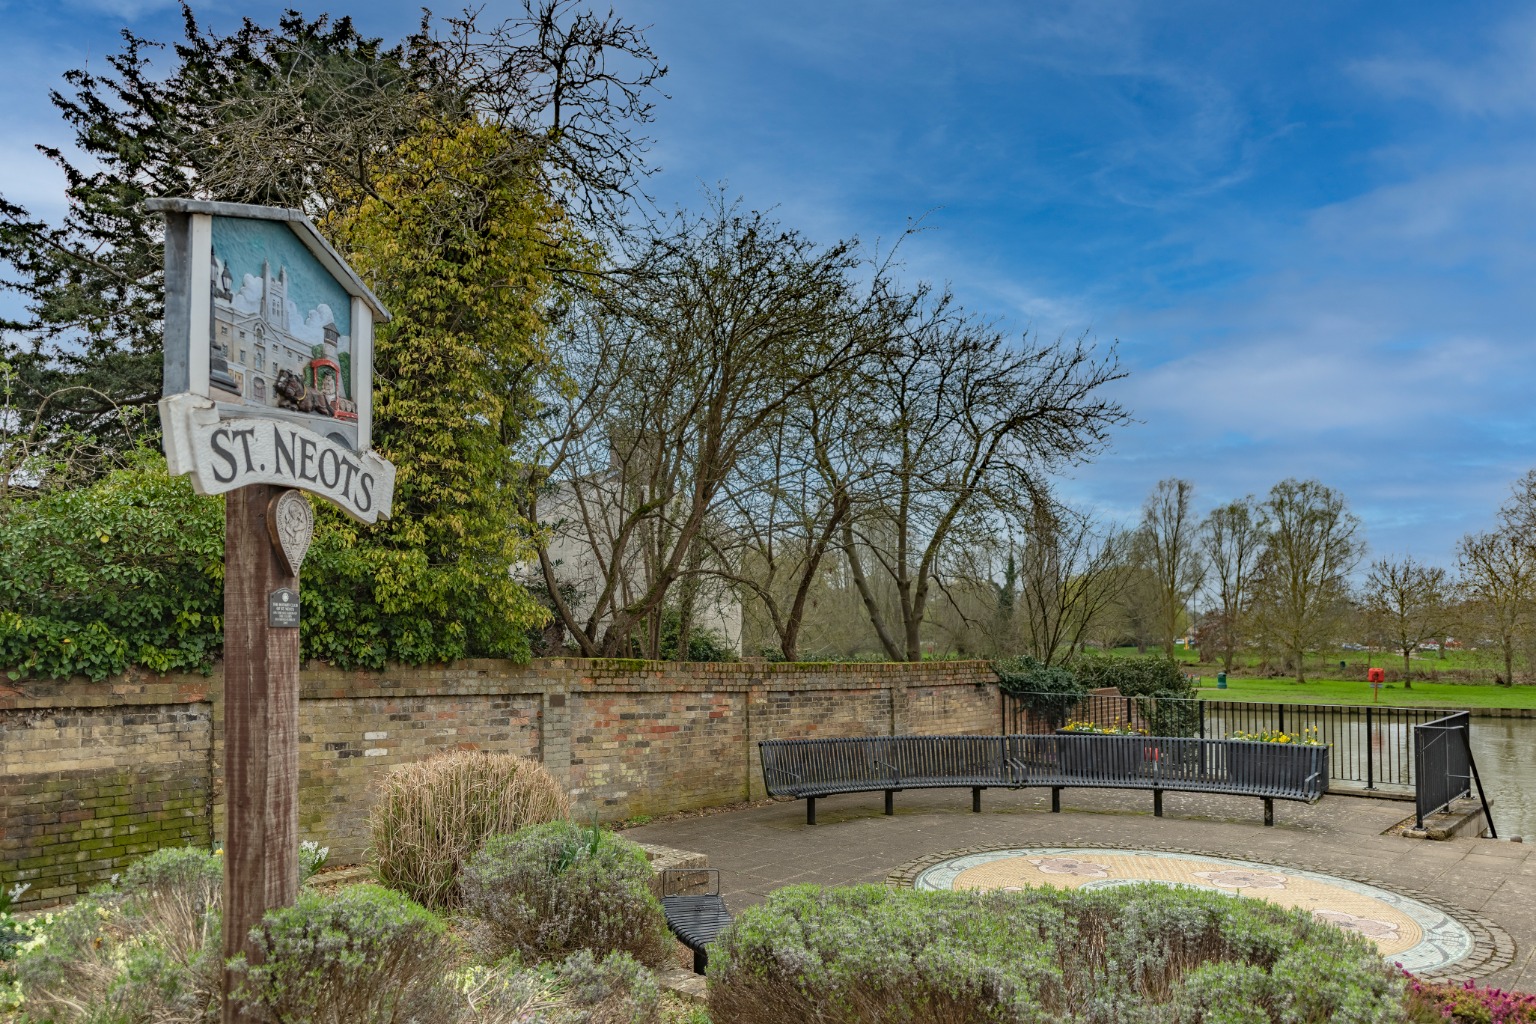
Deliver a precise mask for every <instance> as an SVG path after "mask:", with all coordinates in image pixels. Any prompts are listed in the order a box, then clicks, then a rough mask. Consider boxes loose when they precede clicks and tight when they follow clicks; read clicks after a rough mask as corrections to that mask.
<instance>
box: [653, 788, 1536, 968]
mask: <svg viewBox="0 0 1536 1024" xmlns="http://www.w3.org/2000/svg"><path fill="white" fill-rule="evenodd" d="M970 799H971V795H970V793H969V792H968V791H966V790H931V791H926V792H922V791H915V792H909V793H898V794H897V795H896V815H895V817H891V818H887V817H885V816H884V815H883V814H882V813H881V804H882V797H881V795H880V794H879V793H864V794H850V795H847V796H840V797H830V798H825V799H822V800H820V801H818V802H817V807H816V815H817V820H818V822H819V824H817V825H815V826H807V825H806V824H805V803H804V801H786V802H782V803H774V804H769V805H766V806H756V807H751V808H746V809H741V810H730V811H722V812H719V813H714V814H706V815H703V816H698V817H684V818H677V819H673V820H669V821H663V822H656V823H652V824H649V825H644V826H641V827H638V828H633V829H630V830H629V831H628V832H627V833H626V835H628V836H629V837H630V838H632V839H635V840H637V841H640V842H646V843H658V844H661V845H664V846H672V847H677V848H679V849H684V850H693V851H697V852H699V853H704V854H706V855H707V856H708V857H709V863H710V866H711V867H715V868H719V869H720V876H721V889H722V892H723V894H724V896H725V899H726V903H727V905H728V906H730V907H731V909H732V910H740V909H741V908H742V907H745V906H748V905H750V904H753V903H756V902H758V901H760V900H761V899H762V898H763V897H764V896H765V895H766V894H767V893H769V892H772V891H773V890H775V889H777V888H780V887H781V886H785V885H792V884H796V883H805V882H810V883H816V884H822V885H850V884H855V883H860V882H883V881H885V880H886V879H887V878H888V877H889V876H891V875H892V874H893V873H896V872H899V871H901V870H903V869H908V870H909V871H910V869H911V868H912V866H913V865H914V864H915V863H916V862H918V861H930V862H931V860H932V859H933V858H934V857H936V856H937V855H939V854H943V853H948V852H951V851H971V850H980V849H998V848H1009V847H1038V846H1064V847H1066V846H1074V847H1075V846H1084V847H1092V846H1097V847H1114V848H1130V849H1143V850H1163V851H1168V852H1178V853H1196V854H1205V855H1208V856H1216V857H1230V858H1233V859H1237V860H1248V861H1258V862H1261V863H1265V864H1274V865H1277V866H1281V867H1290V868H1300V869H1304V870H1310V871H1320V872H1326V873H1328V874H1331V875H1336V876H1338V877H1341V878H1347V879H1352V880H1355V881H1359V882H1367V883H1370V884H1372V885H1377V886H1380V887H1382V888H1386V889H1391V890H1394V891H1397V892H1401V893H1403V894H1405V895H1409V896H1418V897H1425V898H1427V899H1428V900H1429V901H1432V902H1434V903H1437V904H1440V905H1442V906H1443V907H1444V908H1445V909H1447V910H1449V911H1450V912H1451V913H1452V914H1453V916H1455V917H1456V918H1457V919H1458V920H1460V921H1462V923H1464V924H1466V925H1468V926H1469V927H1470V928H1471V929H1472V931H1473V932H1474V934H1475V935H1476V936H1477V938H1478V950H1477V951H1476V952H1474V954H1473V956H1472V957H1470V958H1469V959H1468V960H1467V961H1465V962H1463V963H1462V964H1460V965H1457V968H1453V971H1454V972H1455V973H1459V974H1471V975H1475V976H1477V977H1478V978H1479V981H1480V983H1484V984H1492V985H1497V986H1499V987H1501V988H1513V989H1517V990H1521V991H1536V960H1533V956H1532V954H1533V952H1536V858H1532V857H1531V856H1530V855H1531V853H1532V852H1536V844H1521V843H1511V842H1503V841H1494V840H1486V839H1469V838H1461V839H1450V840H1446V841H1443V842H1430V841H1426V840H1414V839H1405V838H1402V837H1399V836H1387V835H1383V833H1384V832H1386V831H1387V830H1388V829H1390V828H1391V827H1392V826H1394V825H1396V824H1397V823H1398V822H1400V821H1401V820H1402V819H1403V818H1405V817H1407V816H1410V815H1411V814H1412V813H1413V805H1412V804H1411V803H1402V802H1399V801H1388V800H1373V799H1367V798H1362V797H1351V796H1328V797H1326V798H1324V799H1323V800H1321V801H1320V802H1318V803H1316V804H1313V805H1311V806H1307V805H1305V804H1299V803H1289V802H1285V801H1276V803H1275V819H1276V824H1275V826H1274V827H1273V828H1265V827H1264V825H1263V820H1262V814H1263V811H1262V806H1261V804H1260V802H1259V801H1258V800H1256V799H1254V798H1252V797H1248V798H1242V797H1225V796H1208V795H1203V794H1202V795H1197V794H1179V793H1169V794H1166V795H1165V796H1164V817H1162V818H1155V817H1153V816H1152V799H1151V795H1150V794H1148V793H1133V792H1118V791H1097V792H1096V791H1092V790H1066V791H1065V792H1063V794H1062V813H1060V814H1052V813H1050V793H1049V791H1048V790H1018V791H1008V790H987V791H986V792H985V793H983V794H982V813H981V814H972V813H970Z"/></svg>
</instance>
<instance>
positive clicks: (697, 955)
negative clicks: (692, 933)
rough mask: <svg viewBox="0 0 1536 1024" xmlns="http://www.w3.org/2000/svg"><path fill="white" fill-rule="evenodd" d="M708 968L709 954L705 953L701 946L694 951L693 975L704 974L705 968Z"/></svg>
mask: <svg viewBox="0 0 1536 1024" xmlns="http://www.w3.org/2000/svg"><path fill="white" fill-rule="evenodd" d="M708 966H709V953H708V952H706V951H705V949H704V947H703V946H700V947H699V948H698V949H696V950H694V951H693V973H694V974H703V973H704V970H705V968H707V967H708Z"/></svg>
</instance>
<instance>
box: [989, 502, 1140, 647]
mask: <svg viewBox="0 0 1536 1024" xmlns="http://www.w3.org/2000/svg"><path fill="white" fill-rule="evenodd" d="M1125 536H1126V535H1125V534H1123V533H1120V532H1119V531H1116V530H1102V529H1100V528H1099V526H1098V524H1097V523H1095V522H1094V521H1093V519H1092V518H1090V517H1089V516H1087V515H1084V514H1082V513H1080V512H1076V511H1074V510H1072V509H1070V508H1067V507H1065V506H1063V505H1060V504H1057V503H1053V502H1044V501H1042V502H1038V503H1036V504H1035V505H1034V506H1033V509H1032V513H1031V515H1030V518H1029V520H1028V523H1027V526H1026V540H1025V542H1024V544H1023V545H1022V546H1021V548H1020V550H1019V553H1018V597H1017V599H1016V600H1017V604H1018V615H1019V618H1020V619H1021V627H1022V630H1021V631H1022V633H1023V636H1024V640H1025V644H1026V649H1027V650H1028V653H1029V654H1030V655H1032V656H1033V657H1034V658H1035V659H1036V660H1038V661H1039V662H1041V663H1042V664H1044V665H1053V664H1060V663H1062V662H1065V661H1067V660H1069V659H1070V658H1071V657H1072V656H1073V655H1074V654H1077V653H1078V652H1080V651H1081V650H1082V649H1083V647H1084V646H1085V644H1086V643H1087V641H1088V640H1089V638H1090V637H1092V636H1093V635H1094V632H1095V631H1096V630H1097V629H1098V628H1099V627H1101V626H1102V624H1103V622H1104V620H1105V618H1106V616H1107V615H1108V614H1109V613H1110V612H1111V611H1112V609H1113V607H1114V603H1115V599H1116V598H1117V597H1118V596H1119V593H1120V590H1121V588H1122V587H1123V586H1124V585H1125V571H1124V570H1125V562H1124V553H1123V550H1122V548H1123V540H1124V537H1125Z"/></svg>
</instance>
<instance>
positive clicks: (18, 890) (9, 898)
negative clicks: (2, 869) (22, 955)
mask: <svg viewBox="0 0 1536 1024" xmlns="http://www.w3.org/2000/svg"><path fill="white" fill-rule="evenodd" d="M30 888H31V886H30V885H29V884H27V883H26V882H17V883H16V884H15V885H13V886H11V887H10V888H9V889H3V888H0V961H7V960H10V959H12V958H13V957H14V956H15V955H16V948H17V947H18V946H20V945H21V944H22V943H23V942H25V941H26V940H27V939H29V938H31V937H32V929H31V928H30V927H29V926H28V925H27V924H26V923H25V922H23V921H20V920H18V919H17V917H16V915H14V914H12V913H11V906H12V905H13V904H14V903H15V902H16V901H17V900H19V899H21V894H22V893H24V892H26V891H27V890H28V889H30Z"/></svg>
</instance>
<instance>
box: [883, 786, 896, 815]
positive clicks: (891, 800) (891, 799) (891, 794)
mask: <svg viewBox="0 0 1536 1024" xmlns="http://www.w3.org/2000/svg"><path fill="white" fill-rule="evenodd" d="M885 813H886V814H895V813H896V791H895V790H894V789H888V790H886V791H885Z"/></svg>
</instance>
